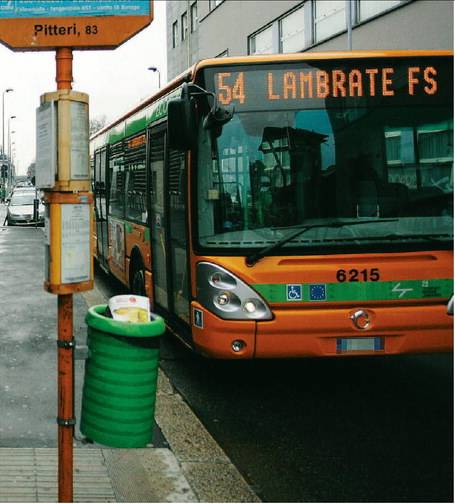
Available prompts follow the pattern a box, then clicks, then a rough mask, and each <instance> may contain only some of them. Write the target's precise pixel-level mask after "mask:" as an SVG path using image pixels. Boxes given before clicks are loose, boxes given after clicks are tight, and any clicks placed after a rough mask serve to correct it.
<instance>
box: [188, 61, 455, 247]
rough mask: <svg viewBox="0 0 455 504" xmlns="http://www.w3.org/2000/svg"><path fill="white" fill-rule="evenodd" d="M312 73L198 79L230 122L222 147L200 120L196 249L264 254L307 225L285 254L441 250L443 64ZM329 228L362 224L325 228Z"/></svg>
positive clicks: (350, 65)
mask: <svg viewBox="0 0 455 504" xmlns="http://www.w3.org/2000/svg"><path fill="white" fill-rule="evenodd" d="M319 63H321V62H319ZM319 63H318V64H317V65H315V64H314V63H312V64H311V65H310V64H308V63H305V64H303V63H292V64H289V63H287V64H286V65H283V64H282V65H281V66H280V65H277V64H275V65H269V66H267V67H265V68H264V66H262V67H259V66H251V65H249V66H243V67H232V68H224V67H223V68H222V69H219V68H216V69H207V70H206V71H205V86H206V87H207V88H208V89H209V90H211V91H213V92H215V93H216V94H217V97H218V101H219V102H220V103H221V104H222V105H223V106H232V105H233V106H234V109H235V113H234V117H233V118H232V120H231V121H230V122H228V123H227V124H225V125H224V126H223V129H222V132H221V135H220V136H219V137H218V138H215V137H214V135H211V132H210V131H207V130H204V129H203V127H202V121H200V123H201V124H200V125H199V130H198V131H199V136H198V164H197V196H198V197H197V203H196V205H197V215H198V219H197V223H198V226H197V229H198V238H199V244H200V246H202V247H204V248H205V247H206V248H217V249H225V248H229V249H232V248H238V249H252V248H263V247H267V246H269V245H271V244H273V243H275V242H278V241H280V240H282V239H283V238H284V237H286V236H287V235H289V234H290V232H292V230H293V229H297V228H298V227H299V226H303V225H304V226H307V225H308V226H312V227H311V229H309V230H308V231H307V232H305V233H303V234H301V235H299V234H297V235H296V236H295V238H294V239H292V240H289V241H287V242H286V243H285V244H284V245H283V247H282V248H281V249H280V251H281V253H286V249H291V248H293V249H297V252H299V251H300V252H302V253H303V251H304V252H305V253H307V252H311V250H317V251H318V252H320V251H321V250H323V251H324V252H327V251H330V249H331V248H332V249H335V248H338V249H339V248H340V247H341V248H342V247H343V246H344V247H346V244H348V245H347V247H349V250H352V248H353V247H358V248H359V247H362V248H365V247H370V248H374V247H376V246H378V245H379V246H382V247H384V246H385V247H387V246H388V245H390V246H396V245H397V244H398V245H399V246H400V247H401V248H404V249H406V247H407V246H408V245H409V247H412V246H415V244H416V243H420V244H422V243H426V245H428V241H429V240H431V241H434V242H438V243H441V242H445V243H446V244H447V243H449V242H450V240H451V239H452V238H453V175H452V172H453V140H452V139H453V105H452V98H451V97H452V89H451V84H450V83H451V82H452V76H451V74H449V62H448V60H446V59H445V58H438V59H435V58H424V60H421V59H419V58H413V59H411V60H409V59H406V60H403V59H401V60H399V59H395V60H392V61H390V60H374V61H367V60H362V61H361V62H359V61H354V60H351V61H346V60H343V61H338V62H335V63H334V62H330V63H329V62H323V63H322V64H319ZM450 71H451V70H450ZM449 84H450V85H449ZM449 88H450V89H449ZM214 143H215V145H214ZM334 219H335V220H336V219H340V220H343V219H345V220H348V221H352V220H353V219H354V220H359V221H361V220H365V221H366V222H365V225H362V226H357V225H356V226H349V225H346V226H344V225H343V226H330V225H329V226H326V227H325V226H323V225H322V224H324V223H325V222H327V223H331V222H333V221H334ZM375 219H377V222H375ZM367 221H368V222H367ZM246 253H248V251H246Z"/></svg>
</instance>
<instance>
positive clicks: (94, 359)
mask: <svg viewBox="0 0 455 504" xmlns="http://www.w3.org/2000/svg"><path fill="white" fill-rule="evenodd" d="M106 310H107V305H97V306H92V307H91V308H90V309H89V311H88V313H87V316H86V318H85V321H86V323H87V326H88V338H87V345H88V358H87V360H86V362H85V373H84V386H83V390H82V411H81V425H80V431H81V433H82V434H83V435H84V436H85V437H86V438H87V439H90V440H92V441H95V442H97V443H99V444H103V445H106V446H112V447H114V448H143V447H145V446H146V445H147V444H148V443H150V442H151V440H152V435H153V425H154V414H155V401H156V389H157V378H158V363H159V341H160V336H161V335H162V334H163V333H164V331H165V324H164V320H163V319H162V317H160V316H158V315H155V314H152V315H151V320H150V321H147V322H140V323H136V322H126V321H121V320H114V319H112V318H109V317H108V316H106V315H105V313H106Z"/></svg>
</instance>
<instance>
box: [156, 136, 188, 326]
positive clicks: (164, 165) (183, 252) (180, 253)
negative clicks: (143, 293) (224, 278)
mask: <svg viewBox="0 0 455 504" xmlns="http://www.w3.org/2000/svg"><path fill="white" fill-rule="evenodd" d="M148 141H149V160H150V161H149V163H150V168H149V174H150V185H149V187H150V209H151V216H150V217H151V219H150V228H151V247H152V276H153V291H154V303H155V309H156V308H158V311H164V312H166V313H167V314H168V315H170V316H171V317H173V318H177V319H179V321H184V322H187V323H188V322H189V310H190V307H189V276H188V247H187V219H186V216H187V208H186V177H185V173H186V171H185V153H184V152H183V151H182V152H180V151H175V150H173V149H171V150H168V149H167V148H166V130H165V129H161V130H160V128H159V127H158V128H152V129H151V130H150V131H149V138H148Z"/></svg>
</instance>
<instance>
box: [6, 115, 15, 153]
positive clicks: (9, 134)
mask: <svg viewBox="0 0 455 504" xmlns="http://www.w3.org/2000/svg"><path fill="white" fill-rule="evenodd" d="M11 119H16V116H15V115H12V116H9V117H8V157H9V158H10V160H11V135H12V134H13V133H16V132H15V131H10V123H11Z"/></svg>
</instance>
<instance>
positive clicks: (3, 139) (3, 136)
mask: <svg viewBox="0 0 455 504" xmlns="http://www.w3.org/2000/svg"><path fill="white" fill-rule="evenodd" d="M11 91H13V89H11V88H8V89H5V90H4V91H3V93H2V154H4V153H5V93H9V92H11Z"/></svg>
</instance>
